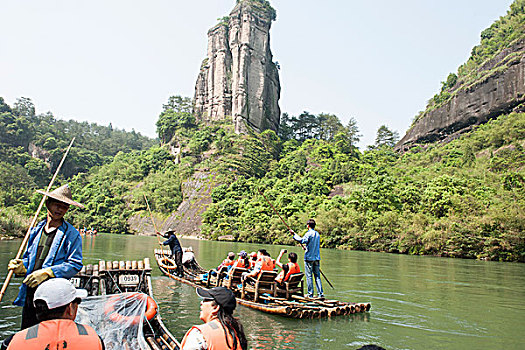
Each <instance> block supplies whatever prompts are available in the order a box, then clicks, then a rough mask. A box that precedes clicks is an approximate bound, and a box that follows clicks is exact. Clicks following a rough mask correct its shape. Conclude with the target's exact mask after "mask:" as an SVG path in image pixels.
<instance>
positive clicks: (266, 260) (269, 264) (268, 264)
mask: <svg viewBox="0 0 525 350" xmlns="http://www.w3.org/2000/svg"><path fill="white" fill-rule="evenodd" d="M259 261H261V263H262V266H261V271H273V269H274V268H275V263H274V262H273V260H272V258H270V257H269V256H263V257H261V258H260V259H259Z"/></svg>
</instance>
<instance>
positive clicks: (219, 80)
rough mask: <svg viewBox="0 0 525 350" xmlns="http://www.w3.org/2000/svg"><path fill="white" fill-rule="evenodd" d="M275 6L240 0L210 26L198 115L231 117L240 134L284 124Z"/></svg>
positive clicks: (197, 88)
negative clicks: (273, 38)
mask: <svg viewBox="0 0 525 350" xmlns="http://www.w3.org/2000/svg"><path fill="white" fill-rule="evenodd" d="M275 18H276V14H275V10H274V9H273V8H272V7H271V6H270V4H269V3H268V1H266V0H238V1H237V5H236V6H235V8H234V9H233V10H232V12H231V13H230V15H229V16H226V17H223V18H220V19H219V23H218V24H217V25H215V26H214V27H213V28H211V29H210V30H209V31H208V55H207V57H206V58H205V59H204V61H203V62H202V65H201V70H200V73H199V76H198V77H197V82H196V85H195V96H194V101H195V108H194V112H195V117H196V118H197V120H199V121H203V122H210V121H217V120H225V119H229V120H232V121H233V125H234V129H235V131H236V132H237V133H246V132H248V128H251V129H254V130H256V131H258V132H262V131H264V130H266V129H271V130H274V131H277V128H278V126H279V117H280V114H281V112H280V109H279V97H280V90H281V86H280V83H279V71H278V67H279V66H278V64H277V63H276V62H274V61H273V55H272V52H271V50H270V27H271V24H272V21H273V20H275Z"/></svg>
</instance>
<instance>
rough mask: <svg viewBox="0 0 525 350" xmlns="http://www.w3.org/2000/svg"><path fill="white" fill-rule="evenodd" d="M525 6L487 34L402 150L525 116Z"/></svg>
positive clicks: (516, 6)
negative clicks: (493, 121) (511, 115)
mask: <svg viewBox="0 0 525 350" xmlns="http://www.w3.org/2000/svg"><path fill="white" fill-rule="evenodd" d="M524 8H525V1H524V0H517V1H515V2H514V3H513V4H512V5H511V6H510V9H509V11H508V13H507V15H506V16H504V17H501V18H500V19H499V20H497V21H496V22H495V23H494V24H492V25H491V26H490V27H489V28H487V29H485V30H484V31H483V32H482V33H481V42H480V44H479V45H477V46H475V47H474V48H473V49H472V54H471V56H470V58H469V59H468V61H467V62H466V63H465V64H463V65H461V66H460V67H459V68H458V71H457V73H450V74H449V76H448V77H447V79H446V80H445V81H444V82H442V88H441V91H440V92H439V93H437V94H436V95H435V96H434V97H433V98H431V99H430V100H429V101H428V105H427V108H426V110H425V111H423V112H420V113H419V114H418V115H417V116H416V117H415V119H414V123H413V125H412V126H411V128H410V129H409V130H408V131H407V133H406V135H405V136H404V137H403V138H402V139H401V141H399V143H398V144H397V145H396V149H397V150H406V149H408V148H410V147H413V146H414V145H415V144H424V143H432V142H436V141H442V140H444V141H449V140H451V139H453V138H455V137H458V136H459V135H460V134H462V133H464V132H466V131H469V130H472V128H473V127H474V126H475V125H479V124H483V123H486V122H487V121H488V120H491V119H494V118H497V117H498V116H500V115H505V114H508V113H511V112H513V111H514V112H519V111H522V112H523V111H525V15H524Z"/></svg>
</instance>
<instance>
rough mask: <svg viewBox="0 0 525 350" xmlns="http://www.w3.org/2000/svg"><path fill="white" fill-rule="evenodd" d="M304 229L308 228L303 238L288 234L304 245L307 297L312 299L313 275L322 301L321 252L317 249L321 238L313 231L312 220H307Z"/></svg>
mask: <svg viewBox="0 0 525 350" xmlns="http://www.w3.org/2000/svg"><path fill="white" fill-rule="evenodd" d="M306 227H307V228H308V231H307V232H306V234H305V235H304V236H303V237H301V236H299V235H298V234H297V233H295V232H293V231H292V230H290V232H291V233H292V234H293V239H295V240H296V241H297V242H299V243H301V244H305V245H306V251H305V253H304V272H305V274H306V286H307V290H308V297H310V298H313V296H314V283H313V280H312V275H313V278H315V285H316V286H317V296H318V297H319V298H320V299H324V294H323V285H322V283H321V268H320V261H321V252H320V249H319V248H320V245H321V238H320V236H319V232H317V231H316V230H314V228H315V221H314V219H309V220H308V221H307V222H306Z"/></svg>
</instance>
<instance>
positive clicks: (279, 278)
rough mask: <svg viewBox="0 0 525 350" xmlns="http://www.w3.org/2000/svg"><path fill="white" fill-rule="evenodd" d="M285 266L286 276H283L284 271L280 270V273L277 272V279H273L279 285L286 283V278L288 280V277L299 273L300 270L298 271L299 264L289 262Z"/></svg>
mask: <svg viewBox="0 0 525 350" xmlns="http://www.w3.org/2000/svg"><path fill="white" fill-rule="evenodd" d="M286 265H288V273H287V274H286V276H284V270H282V271H281V272H279V274H278V275H277V277H275V280H276V281H277V282H279V283H282V282H286V281H288V278H290V275H293V274H294V273H299V272H301V270H300V269H299V264H297V263H293V262H289V263H287V264H286ZM283 277H284V280H283Z"/></svg>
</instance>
